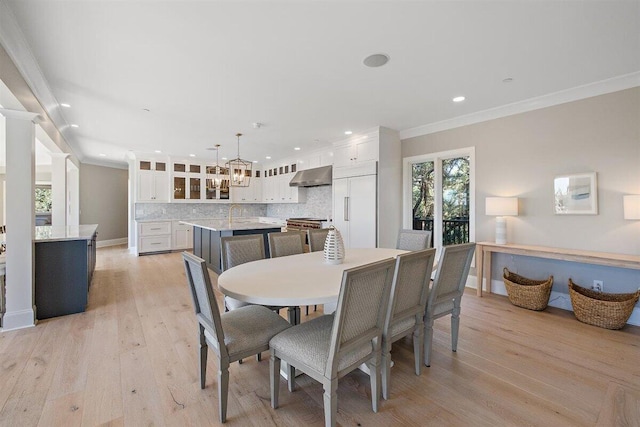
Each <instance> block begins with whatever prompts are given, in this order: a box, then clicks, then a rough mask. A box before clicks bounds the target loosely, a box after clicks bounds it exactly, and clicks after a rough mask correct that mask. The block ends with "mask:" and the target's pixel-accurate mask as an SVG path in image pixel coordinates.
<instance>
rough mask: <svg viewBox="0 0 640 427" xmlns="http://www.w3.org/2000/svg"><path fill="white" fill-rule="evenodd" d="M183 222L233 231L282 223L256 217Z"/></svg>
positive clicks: (274, 225)
mask: <svg viewBox="0 0 640 427" xmlns="http://www.w3.org/2000/svg"><path fill="white" fill-rule="evenodd" d="M180 223H181V224H186V225H191V226H193V227H200V228H204V229H207V230H212V231H231V230H262V229H265V228H280V227H282V225H281V224H280V223H277V222H276V221H274V222H264V221H260V220H258V219H256V218H238V219H235V220H233V222H231V223H230V222H229V220H227V219H203V220H184V221H180Z"/></svg>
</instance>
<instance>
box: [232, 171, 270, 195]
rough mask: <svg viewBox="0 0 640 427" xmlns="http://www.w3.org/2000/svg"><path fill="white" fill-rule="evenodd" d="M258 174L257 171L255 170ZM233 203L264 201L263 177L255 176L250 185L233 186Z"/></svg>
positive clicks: (255, 173)
mask: <svg viewBox="0 0 640 427" xmlns="http://www.w3.org/2000/svg"><path fill="white" fill-rule="evenodd" d="M254 175H257V171H256V172H254ZM231 201H232V202H233V203H262V178H257V177H253V178H251V181H249V186H248V187H231Z"/></svg>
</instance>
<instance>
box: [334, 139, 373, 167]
mask: <svg viewBox="0 0 640 427" xmlns="http://www.w3.org/2000/svg"><path fill="white" fill-rule="evenodd" d="M375 160H378V138H377V137H376V136H374V135H365V136H363V137H358V138H355V139H353V140H349V141H348V142H343V143H341V144H339V145H336V146H335V148H334V155H333V165H334V166H338V167H340V166H352V165H356V164H359V163H363V162H370V161H375Z"/></svg>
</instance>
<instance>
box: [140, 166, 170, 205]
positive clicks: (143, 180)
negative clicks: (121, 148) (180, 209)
mask: <svg viewBox="0 0 640 427" xmlns="http://www.w3.org/2000/svg"><path fill="white" fill-rule="evenodd" d="M137 179H138V183H137V191H136V201H137V202H164V203H166V202H168V201H169V173H168V172H167V170H166V163H165V162H155V161H149V160H141V161H139V162H138V173H137Z"/></svg>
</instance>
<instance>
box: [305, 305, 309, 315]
mask: <svg viewBox="0 0 640 427" xmlns="http://www.w3.org/2000/svg"><path fill="white" fill-rule="evenodd" d="M305 314H306V315H307V316H308V315H309V306H306V307H305Z"/></svg>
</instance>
